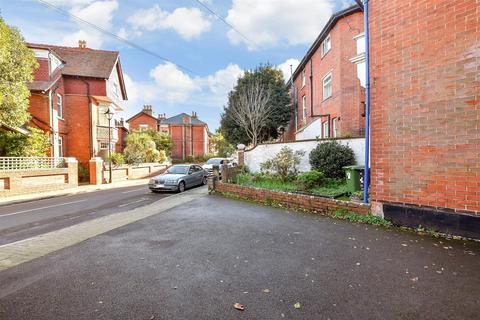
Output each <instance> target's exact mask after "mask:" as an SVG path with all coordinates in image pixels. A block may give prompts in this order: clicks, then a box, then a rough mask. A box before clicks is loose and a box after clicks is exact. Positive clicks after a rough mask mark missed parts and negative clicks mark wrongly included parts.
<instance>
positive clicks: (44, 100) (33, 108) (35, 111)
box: [28, 93, 50, 131]
mask: <svg viewBox="0 0 480 320" xmlns="http://www.w3.org/2000/svg"><path fill="white" fill-rule="evenodd" d="M28 112H30V114H32V115H34V116H35V118H38V119H39V120H41V121H39V120H36V119H35V118H32V119H31V120H30V125H31V126H33V127H35V128H39V129H42V130H44V131H49V123H50V112H49V107H48V94H40V93H32V94H31V95H30V103H29V107H28ZM43 122H44V123H43Z"/></svg>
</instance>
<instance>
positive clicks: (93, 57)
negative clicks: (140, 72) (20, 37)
mask: <svg viewBox="0 0 480 320" xmlns="http://www.w3.org/2000/svg"><path fill="white" fill-rule="evenodd" d="M27 46H28V47H29V48H34V49H45V50H50V51H52V52H53V53H55V55H57V56H58V57H59V58H60V59H61V60H63V62H64V66H63V68H62V70H61V72H62V74H63V75H70V76H80V77H90V78H101V79H108V78H110V75H111V74H112V71H113V68H115V67H117V68H118V69H119V81H120V86H121V89H122V93H123V96H124V98H125V99H127V93H126V90H125V83H124V81H123V74H122V69H121V65H120V61H119V53H118V51H108V50H97V49H91V48H80V47H62V46H55V45H50V44H37V43H28V44H27ZM117 62H118V63H117ZM39 85H40V84H39Z"/></svg>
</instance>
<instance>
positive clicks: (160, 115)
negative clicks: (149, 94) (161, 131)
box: [158, 113, 167, 120]
mask: <svg viewBox="0 0 480 320" xmlns="http://www.w3.org/2000/svg"><path fill="white" fill-rule="evenodd" d="M166 118H167V116H166V115H165V113H160V114H158V120H165V119H166Z"/></svg>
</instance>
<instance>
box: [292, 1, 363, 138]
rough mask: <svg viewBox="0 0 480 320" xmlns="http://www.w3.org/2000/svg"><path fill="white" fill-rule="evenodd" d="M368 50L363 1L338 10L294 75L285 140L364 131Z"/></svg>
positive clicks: (325, 136) (357, 133) (356, 135)
mask: <svg viewBox="0 0 480 320" xmlns="http://www.w3.org/2000/svg"><path fill="white" fill-rule="evenodd" d="M364 52H365V46H364V34H363V12H362V10H361V7H360V6H358V5H354V6H351V7H349V8H347V9H345V10H342V11H339V12H337V13H335V14H333V15H332V17H331V18H330V20H329V21H328V22H327V24H326V25H325V27H324V28H323V30H322V31H321V32H320V35H319V36H318V37H317V39H316V40H315V42H314V43H313V45H312V46H311V47H310V49H309V50H308V52H307V54H306V55H305V57H303V59H302V61H301V62H300V64H299V66H298V67H297V69H296V70H295V72H294V73H293V75H292V79H293V87H292V82H291V83H290V89H291V90H290V91H291V96H292V100H293V109H294V112H293V113H294V117H292V121H291V122H290V124H289V126H288V127H287V129H286V131H285V134H284V137H283V139H284V141H292V140H304V139H315V138H317V137H318V138H331V137H342V136H353V137H359V136H364V134H365V133H364V131H365V118H364V103H363V102H364V96H365V53H364Z"/></svg>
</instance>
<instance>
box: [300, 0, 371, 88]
mask: <svg viewBox="0 0 480 320" xmlns="http://www.w3.org/2000/svg"><path fill="white" fill-rule="evenodd" d="M362 10H363V8H362V7H360V6H359V4H358V3H356V4H354V5H352V6H350V7H348V8H346V9H343V10H341V11H338V12H335V13H334V14H332V16H331V17H330V19H329V20H328V21H327V24H325V27H323V29H322V31H321V32H320V34H319V35H318V37H317V39H315V41H314V42H313V44H312V46H311V47H310V49H308V51H307V54H306V55H305V56H304V57H303V59H302V61H300V64H299V65H298V67H297V69H295V71H294V72H293V75H292V78H293V79H295V78H296V77H297V76H298V74H299V73H300V72H301V71H302V70H303V69H304V68H305V66H306V64H307V62H308V61H309V60H310V58H311V57H312V56H313V54H314V53H315V52H316V51H317V49H318V48H319V47H320V44H321V43H322V42H323V40H324V39H325V38H326V37H327V36H328V34H329V33H330V31H331V30H332V29H333V27H334V26H335V25H336V24H337V22H338V21H339V20H340V19H342V18H344V17H346V16H348V15H351V14H353V13H355V12H362Z"/></svg>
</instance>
